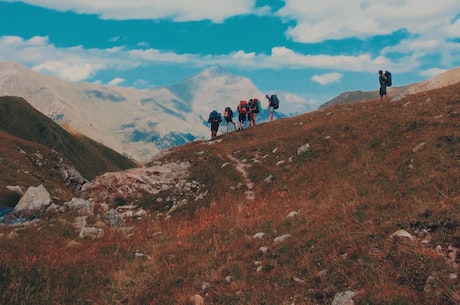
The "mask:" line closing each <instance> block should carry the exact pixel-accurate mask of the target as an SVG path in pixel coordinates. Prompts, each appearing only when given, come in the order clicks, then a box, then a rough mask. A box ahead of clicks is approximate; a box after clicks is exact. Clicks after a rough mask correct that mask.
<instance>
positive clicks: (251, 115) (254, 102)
mask: <svg viewBox="0 0 460 305" xmlns="http://www.w3.org/2000/svg"><path fill="white" fill-rule="evenodd" d="M265 98H266V99H267V102H268V105H267V106H268V111H269V115H270V121H272V120H273V112H274V111H275V109H278V107H279V99H278V96H277V95H276V94H273V95H268V94H266V95H265ZM261 111H262V103H261V101H260V100H259V99H258V98H251V99H249V101H246V100H241V101H240V102H239V103H238V105H237V107H236V112H237V113H238V122H237V123H235V122H234V121H233V117H234V112H233V109H232V108H231V107H229V106H227V107H225V110H224V120H225V123H226V128H227V132H229V125H230V124H231V125H233V130H234V131H236V130H243V129H245V128H250V127H253V126H256V124H257V114H258V113H260V112H261ZM221 122H222V113H219V112H217V111H216V110H213V111H211V113H210V114H209V118H208V123H209V124H210V125H211V138H214V137H216V136H217V131H218V130H219V126H220V123H221ZM246 122H247V125H246Z"/></svg>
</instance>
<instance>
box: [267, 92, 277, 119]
mask: <svg viewBox="0 0 460 305" xmlns="http://www.w3.org/2000/svg"><path fill="white" fill-rule="evenodd" d="M265 97H266V98H267V100H268V111H269V112H270V121H273V112H274V111H275V109H278V107H279V103H280V101H279V99H278V96H276V94H272V95H271V96H269V95H268V94H266V95H265Z"/></svg>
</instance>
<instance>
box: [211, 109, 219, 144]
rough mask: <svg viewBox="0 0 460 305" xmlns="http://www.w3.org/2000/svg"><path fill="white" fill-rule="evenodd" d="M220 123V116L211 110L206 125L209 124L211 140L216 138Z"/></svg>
mask: <svg viewBox="0 0 460 305" xmlns="http://www.w3.org/2000/svg"><path fill="white" fill-rule="evenodd" d="M220 122H222V116H221V114H220V113H218V112H217V111H215V110H213V111H211V113H210V114H209V118H208V123H209V124H211V139H213V138H215V137H216V136H217V131H218V130H219V125H220Z"/></svg>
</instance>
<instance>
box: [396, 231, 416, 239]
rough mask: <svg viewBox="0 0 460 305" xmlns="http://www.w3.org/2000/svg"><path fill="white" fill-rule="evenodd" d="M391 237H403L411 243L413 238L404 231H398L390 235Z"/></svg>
mask: <svg viewBox="0 0 460 305" xmlns="http://www.w3.org/2000/svg"><path fill="white" fill-rule="evenodd" d="M391 237H403V238H408V239H409V240H411V241H414V237H413V236H412V235H411V234H410V233H409V232H407V231H406V230H398V231H396V232H394V233H393V234H391Z"/></svg>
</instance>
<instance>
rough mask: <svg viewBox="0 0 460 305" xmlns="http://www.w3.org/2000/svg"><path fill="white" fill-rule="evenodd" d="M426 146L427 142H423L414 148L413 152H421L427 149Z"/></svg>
mask: <svg viewBox="0 0 460 305" xmlns="http://www.w3.org/2000/svg"><path fill="white" fill-rule="evenodd" d="M425 145H426V143H425V142H422V143H420V144H418V145H417V146H415V147H414V149H412V152H417V151H419V150H421V149H422V148H424V147H425Z"/></svg>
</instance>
